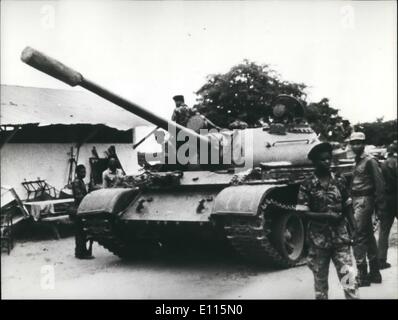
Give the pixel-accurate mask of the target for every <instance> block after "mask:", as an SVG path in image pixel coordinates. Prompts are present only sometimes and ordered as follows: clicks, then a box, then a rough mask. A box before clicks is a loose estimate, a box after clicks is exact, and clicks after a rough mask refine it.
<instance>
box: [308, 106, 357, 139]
mask: <svg viewBox="0 0 398 320" xmlns="http://www.w3.org/2000/svg"><path fill="white" fill-rule="evenodd" d="M338 113H339V110H338V109H335V108H332V107H330V105H329V99H327V98H323V99H322V100H321V101H319V102H312V103H310V104H309V105H308V106H307V108H306V118H307V121H308V122H309V124H310V126H311V127H312V129H313V130H314V131H315V132H317V133H318V134H320V137H321V139H323V140H329V141H340V142H342V141H344V140H345V139H346V138H348V136H349V135H350V133H351V126H350V121H348V120H345V119H343V118H342V117H341V116H339V114H338Z"/></svg>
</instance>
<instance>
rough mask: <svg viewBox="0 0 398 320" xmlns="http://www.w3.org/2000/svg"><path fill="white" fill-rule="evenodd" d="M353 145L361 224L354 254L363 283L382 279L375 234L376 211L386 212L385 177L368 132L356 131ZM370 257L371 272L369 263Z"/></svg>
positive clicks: (355, 191) (354, 193)
mask: <svg viewBox="0 0 398 320" xmlns="http://www.w3.org/2000/svg"><path fill="white" fill-rule="evenodd" d="M350 145H351V149H352V151H353V152H354V153H355V168H354V172H353V177H352V183H351V196H352V200H353V208H354V215H355V220H356V224H357V231H356V234H355V246H354V254H355V260H356V263H357V269H358V284H359V286H370V284H371V283H381V281H382V278H381V274H380V271H379V270H380V265H379V260H378V249H377V244H376V239H375V236H374V234H373V224H372V215H373V213H374V212H376V215H377V216H381V215H382V214H383V213H384V212H385V199H384V179H383V175H382V172H381V169H380V167H379V165H378V163H377V161H376V160H375V159H374V158H372V157H371V156H369V155H367V154H366V153H365V152H364V150H365V134H364V133H362V132H353V133H352V134H351V136H350ZM366 256H367V258H368V260H369V274H368V263H367V261H366Z"/></svg>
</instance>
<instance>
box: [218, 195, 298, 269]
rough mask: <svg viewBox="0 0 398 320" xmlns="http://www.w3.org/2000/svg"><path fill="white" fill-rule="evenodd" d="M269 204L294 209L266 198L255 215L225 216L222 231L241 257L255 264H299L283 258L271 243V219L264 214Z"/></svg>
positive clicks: (288, 265) (283, 266)
mask: <svg viewBox="0 0 398 320" xmlns="http://www.w3.org/2000/svg"><path fill="white" fill-rule="evenodd" d="M269 206H272V207H274V208H277V209H278V210H287V211H290V212H291V211H295V208H294V207H293V206H289V205H285V204H282V203H278V202H276V201H274V200H266V201H265V203H264V204H263V205H262V206H261V214H259V215H258V216H256V217H236V216H229V217H226V219H225V220H224V231H225V233H226V238H227V240H228V241H229V243H230V245H231V246H232V247H233V248H234V249H235V250H236V251H237V252H238V253H239V254H240V255H241V256H242V257H244V258H245V259H247V260H248V261H251V262H253V263H256V264H260V265H274V266H277V267H280V268H289V267H293V266H294V265H297V264H301V263H300V262H299V263H292V262H291V261H288V260H287V259H285V258H284V257H283V256H282V255H281V254H280V253H279V252H278V250H277V249H276V248H275V246H274V245H273V244H272V243H271V241H270V234H271V223H272V221H271V219H270V218H269V217H267V215H266V214H265V211H266V209H267V208H268V207H269ZM268 216H269V215H268Z"/></svg>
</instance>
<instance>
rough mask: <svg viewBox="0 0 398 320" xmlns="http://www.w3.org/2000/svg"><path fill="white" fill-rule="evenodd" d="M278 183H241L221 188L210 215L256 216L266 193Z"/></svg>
mask: <svg viewBox="0 0 398 320" xmlns="http://www.w3.org/2000/svg"><path fill="white" fill-rule="evenodd" d="M277 187H281V186H280V185H278V186H274V185H241V186H231V187H228V188H225V189H223V190H222V191H221V192H220V193H219V194H218V195H217V197H216V199H215V203H214V207H213V211H212V213H211V216H220V215H244V216H256V215H257V214H258V213H259V210H260V204H261V203H262V202H263V200H264V198H265V197H266V196H267V194H268V193H269V192H270V191H271V190H272V189H275V188H277Z"/></svg>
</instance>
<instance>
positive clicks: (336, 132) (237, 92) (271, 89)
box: [196, 60, 350, 141]
mask: <svg viewBox="0 0 398 320" xmlns="http://www.w3.org/2000/svg"><path fill="white" fill-rule="evenodd" d="M306 87H307V86H306V85H305V84H303V83H295V82H289V81H284V80H282V79H281V77H280V75H279V74H278V73H277V72H276V71H274V70H272V69H271V68H270V67H269V65H267V64H263V65H258V64H256V63H254V62H250V61H248V60H244V61H243V63H240V64H238V65H236V66H234V67H232V68H231V70H230V71H228V72H227V73H225V74H215V75H210V76H209V77H208V79H207V83H206V84H204V85H203V86H202V87H201V88H200V89H199V90H198V91H197V92H196V94H197V95H199V96H200V97H201V98H202V100H203V103H202V104H201V105H198V106H197V108H198V111H199V112H200V113H202V114H203V115H205V116H206V117H207V118H209V119H210V120H211V121H213V122H214V123H215V124H216V125H218V126H220V127H224V128H227V127H228V125H229V124H230V123H231V122H233V121H235V120H237V119H239V120H243V121H245V122H247V123H248V125H249V127H253V126H255V125H256V123H257V122H258V120H259V119H260V118H264V119H269V117H270V116H272V109H271V107H272V103H273V100H274V99H275V98H276V97H277V96H278V95H279V94H288V95H292V96H294V97H296V98H298V99H300V100H301V101H302V102H303V104H304V105H305V106H306V105H307V103H306V102H305V99H306V98H307V94H306V93H305V89H306ZM307 119H308V121H309V123H310V124H311V125H312V127H313V129H314V130H315V131H316V132H317V133H319V134H321V136H322V137H323V138H324V139H328V140H336V141H343V140H344V138H346V137H347V136H348V135H349V134H350V122H349V121H348V120H344V119H343V118H342V117H340V116H339V115H338V110H337V109H334V108H331V107H330V106H329V100H328V99H326V98H324V99H322V100H321V101H319V102H312V103H309V104H308V107H307Z"/></svg>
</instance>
